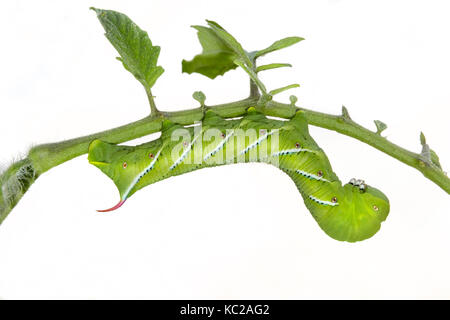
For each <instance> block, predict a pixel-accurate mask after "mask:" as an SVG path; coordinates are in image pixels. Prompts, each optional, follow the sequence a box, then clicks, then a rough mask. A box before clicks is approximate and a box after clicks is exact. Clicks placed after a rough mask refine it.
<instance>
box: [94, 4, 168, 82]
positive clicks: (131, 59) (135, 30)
mask: <svg viewBox="0 0 450 320" xmlns="http://www.w3.org/2000/svg"><path fill="white" fill-rule="evenodd" d="M91 9H92V10H94V11H95V12H96V13H97V18H98V19H99V21H100V23H101V24H102V26H103V28H104V29H105V31H106V32H105V36H106V38H108V40H109V41H110V42H111V44H112V45H113V46H114V48H116V50H117V52H119V54H120V58H118V60H120V61H121V62H122V64H123V66H124V67H125V69H127V70H128V71H129V72H131V73H132V74H133V76H134V77H135V78H136V79H137V80H139V82H141V83H142V85H143V86H144V87H145V89H146V90H149V89H150V88H151V87H152V86H153V85H154V84H155V82H156V80H157V79H158V78H159V77H160V76H161V74H162V73H163V72H164V69H163V68H162V67H161V66H157V65H156V64H157V62H158V56H159V52H160V47H159V46H153V45H152V42H151V41H150V38H149V37H148V35H147V32H145V31H144V30H142V29H141V28H139V27H138V26H137V25H136V24H135V23H134V22H133V21H132V20H131V19H130V18H128V17H127V16H126V15H124V14H122V13H119V12H116V11H112V10H102V9H96V8H91Z"/></svg>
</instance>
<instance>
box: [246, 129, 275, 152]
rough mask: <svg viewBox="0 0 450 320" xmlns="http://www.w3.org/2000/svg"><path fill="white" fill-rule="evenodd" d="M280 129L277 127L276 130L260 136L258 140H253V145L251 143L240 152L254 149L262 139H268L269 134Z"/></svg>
mask: <svg viewBox="0 0 450 320" xmlns="http://www.w3.org/2000/svg"><path fill="white" fill-rule="evenodd" d="M278 131H279V129H275V130H271V131H270V132H266V133H265V134H264V135H263V136H262V137H260V138H259V139H258V140H256V141H255V142H253V143H252V144H251V145H249V146H248V147H247V148H245V149H244V150H242V151H241V152H240V153H239V154H240V155H242V154H244V153H247V152H248V151H249V150H250V149H253V148H254V147H256V146H257V145H259V144H260V143H261V142H262V141H264V140H265V139H267V138H268V137H269V136H271V135H272V134H274V133H276V132H278Z"/></svg>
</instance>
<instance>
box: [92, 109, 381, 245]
mask: <svg viewBox="0 0 450 320" xmlns="http://www.w3.org/2000/svg"><path fill="white" fill-rule="evenodd" d="M180 140H181V142H180ZM88 159H89V162H90V163H91V164H93V165H95V166H96V167H98V168H99V169H100V170H101V171H103V172H104V173H105V174H106V175H107V176H109V177H110V178H111V179H112V180H113V181H114V183H115V184H116V186H117V188H118V190H119V193H120V201H119V203H118V204H117V205H116V206H114V207H112V208H111V209H107V210H99V211H101V212H105V211H111V210H115V209H117V208H119V207H120V206H121V205H122V204H123V203H124V202H125V200H126V199H128V198H129V197H130V196H131V195H133V194H134V193H135V192H136V191H138V190H139V189H141V188H143V187H145V186H147V185H149V184H152V183H155V182H157V181H160V180H163V179H166V178H169V177H172V176H176V175H180V174H183V173H186V172H189V171H193V170H196V169H201V168H206V167H212V166H216V165H223V164H229V163H237V162H264V163H268V164H272V165H275V166H277V167H279V168H280V169H281V170H282V171H284V172H285V173H286V174H288V175H289V176H290V177H291V179H292V180H293V181H294V183H295V184H296V186H297V188H298V190H299V191H300V193H301V195H302V197H303V200H304V202H305V204H306V207H307V208H308V209H309V211H310V212H311V214H312V216H313V217H314V219H315V220H316V221H317V222H318V224H319V226H320V227H321V228H322V229H323V230H324V231H325V232H326V233H327V234H328V235H329V236H331V237H332V238H334V239H337V240H341V241H349V242H355V241H360V240H364V239H367V238H370V237H371V236H373V235H374V234H375V233H376V232H377V231H378V230H379V229H380V226H381V222H383V221H384V220H385V219H386V217H387V215H388V213H389V200H388V199H387V197H386V196H385V195H384V194H383V193H382V192H381V191H379V190H378V189H376V188H374V187H371V186H369V185H366V184H365V183H364V182H363V181H361V180H354V179H352V180H351V181H350V182H349V183H348V184H345V185H344V186H343V185H342V184H341V182H340V181H339V179H338V177H337V176H336V175H335V173H334V172H333V170H332V168H331V165H330V163H329V161H328V158H327V156H326V155H325V153H324V152H323V150H322V149H320V148H319V146H318V145H317V144H316V142H315V141H314V140H313V139H312V137H311V136H310V135H309V132H308V126H307V122H306V120H305V118H304V115H303V114H302V112H301V111H299V112H297V113H296V115H295V116H294V117H293V118H292V119H291V120H289V121H281V120H273V119H268V118H266V117H265V116H264V115H263V114H261V113H259V112H257V111H256V110H255V109H254V108H250V109H249V111H248V112H247V114H246V115H245V116H244V117H242V118H241V119H233V120H226V119H224V118H221V117H220V116H218V115H217V114H215V113H214V112H213V111H207V112H206V114H205V117H204V119H203V121H202V123H201V126H197V127H189V128H185V127H183V126H181V125H177V124H174V123H172V122H170V121H167V120H166V121H164V123H163V128H162V132H161V137H160V138H159V139H157V140H154V141H151V142H149V143H145V144H142V145H139V146H134V147H133V146H118V145H113V144H109V143H106V142H103V141H100V140H94V141H92V143H91V144H90V146H89V156H88Z"/></svg>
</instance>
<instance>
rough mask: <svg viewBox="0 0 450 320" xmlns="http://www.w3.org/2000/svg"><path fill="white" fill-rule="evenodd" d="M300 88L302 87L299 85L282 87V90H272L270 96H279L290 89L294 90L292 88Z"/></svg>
mask: <svg viewBox="0 0 450 320" xmlns="http://www.w3.org/2000/svg"><path fill="white" fill-rule="evenodd" d="M298 87H300V85H299V84H298V83H294V84H290V85H288V86H285V87H281V88H278V89H274V90H271V91H270V92H269V94H270V95H272V96H274V95H276V94H279V93H281V92H283V91H286V90H289V89H292V88H298Z"/></svg>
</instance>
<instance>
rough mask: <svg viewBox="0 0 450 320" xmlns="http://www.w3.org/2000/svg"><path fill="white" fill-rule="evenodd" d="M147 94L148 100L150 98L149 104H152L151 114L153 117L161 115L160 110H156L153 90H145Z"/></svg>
mask: <svg viewBox="0 0 450 320" xmlns="http://www.w3.org/2000/svg"><path fill="white" fill-rule="evenodd" d="M145 92H146V93H147V98H148V102H149V104H150V114H151V115H154V116H156V115H158V114H159V110H158V108H156V104H155V100H154V97H153V94H152V90H151V89H145Z"/></svg>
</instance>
